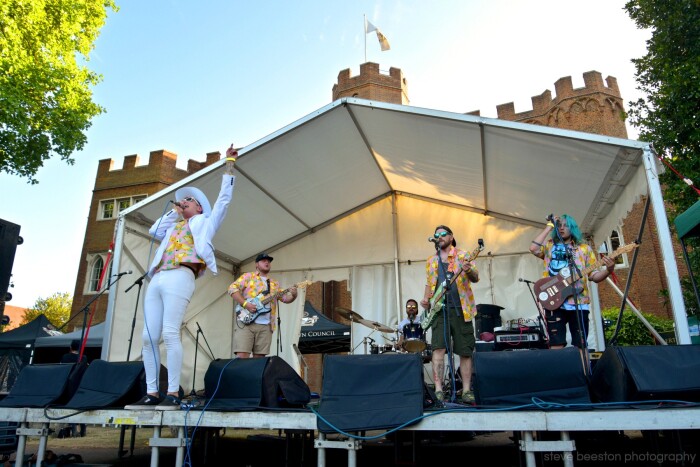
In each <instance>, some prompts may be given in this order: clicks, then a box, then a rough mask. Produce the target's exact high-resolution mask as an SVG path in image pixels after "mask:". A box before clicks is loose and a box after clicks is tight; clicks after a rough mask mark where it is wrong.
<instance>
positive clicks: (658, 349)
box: [591, 345, 700, 402]
mask: <svg viewBox="0 0 700 467" xmlns="http://www.w3.org/2000/svg"><path fill="white" fill-rule="evenodd" d="M591 392H592V394H593V396H594V398H595V399H596V400H598V401H601V402H626V401H643V400H668V399H673V400H684V401H692V402H700V345H647V346H630V347H608V348H607V349H605V352H603V356H602V357H600V360H598V362H597V363H596V365H595V367H594V368H593V376H592V378H591Z"/></svg>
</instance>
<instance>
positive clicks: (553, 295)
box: [533, 243, 639, 311]
mask: <svg viewBox="0 0 700 467" xmlns="http://www.w3.org/2000/svg"><path fill="white" fill-rule="evenodd" d="M638 246H639V243H628V244H627V245H623V246H621V247H620V248H618V249H617V250H615V251H613V252H612V253H610V254H609V255H608V258H615V257H616V256H620V255H621V254H623V253H627V252H630V251H632V250H634V249H635V248H637V247H638ZM602 265H603V261H602V259H600V260H598V261H596V262H595V264H593V265H591V266H589V267H587V268H586V269H584V270H583V271H581V276H580V277H574V276H575V274H574V275H572V274H571V271H570V270H569V268H568V267H566V268H563V269H562V270H561V271H559V274H557V275H556V276H550V277H543V278H542V279H540V280H538V281H537V282H535V284H534V285H533V289H534V291H535V296H536V297H537V300H538V301H539V302H540V303H541V304H542V307H543V308H544V309H545V310H549V311H553V310H556V309H558V308H559V307H560V306H561V305H562V303H564V301H565V300H566V299H567V298H569V297H570V296H572V295H573V294H574V291H575V290H574V287H575V284H576V281H577V280H578V279H580V278H581V277H588V275H589V274H590V273H591V272H593V271H595V270H596V269H598V268H599V267H601V266H602Z"/></svg>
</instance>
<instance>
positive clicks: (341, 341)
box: [299, 301, 350, 354]
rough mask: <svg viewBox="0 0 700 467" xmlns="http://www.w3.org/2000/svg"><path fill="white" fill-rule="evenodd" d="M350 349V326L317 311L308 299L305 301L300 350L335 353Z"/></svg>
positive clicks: (305, 352)
mask: <svg viewBox="0 0 700 467" xmlns="http://www.w3.org/2000/svg"><path fill="white" fill-rule="evenodd" d="M349 350H350V326H347V325H345V324H340V323H336V322H335V321H332V320H330V319H328V318H326V317H325V316H324V315H322V314H321V313H319V312H318V311H316V309H315V308H314V307H313V306H312V305H311V303H309V302H308V301H307V302H305V303H304V316H303V317H302V319H301V335H300V337H299V352H301V353H303V354H307V353H334V352H348V351H349Z"/></svg>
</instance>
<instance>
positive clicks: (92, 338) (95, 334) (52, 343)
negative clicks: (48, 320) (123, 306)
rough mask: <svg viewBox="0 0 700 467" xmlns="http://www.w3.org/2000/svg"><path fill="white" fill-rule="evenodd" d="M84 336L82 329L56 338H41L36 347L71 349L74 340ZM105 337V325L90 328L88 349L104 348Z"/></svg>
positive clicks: (100, 324)
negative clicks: (103, 340)
mask: <svg viewBox="0 0 700 467" xmlns="http://www.w3.org/2000/svg"><path fill="white" fill-rule="evenodd" d="M82 335H83V331H82V329H80V330H77V331H73V332H69V333H67V334H59V335H56V336H47V337H40V338H38V339H37V340H36V343H35V346H36V347H64V348H68V347H70V343H71V341H72V340H74V339H80V338H81V337H82ZM104 335H105V323H99V324H96V325H94V326H92V327H91V328H90V332H89V334H88V340H87V344H86V346H87V347H102V339H103V338H104Z"/></svg>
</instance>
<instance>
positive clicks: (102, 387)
mask: <svg viewBox="0 0 700 467" xmlns="http://www.w3.org/2000/svg"><path fill="white" fill-rule="evenodd" d="M145 373H146V372H145V370H144V368H143V362H108V361H105V360H93V361H92V363H90V365H89V366H88V367H87V370H85V374H84V375H83V378H82V379H81V380H80V385H79V386H78V389H77V390H76V391H75V394H74V395H73V397H72V398H71V399H70V401H68V403H67V404H66V405H65V406H64V408H69V409H81V410H87V409H98V408H104V407H120V408H121V407H124V406H125V405H127V404H129V403H132V402H136V401H137V400H139V399H141V398H142V397H143V396H144V395H145V394H146V375H145Z"/></svg>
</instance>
